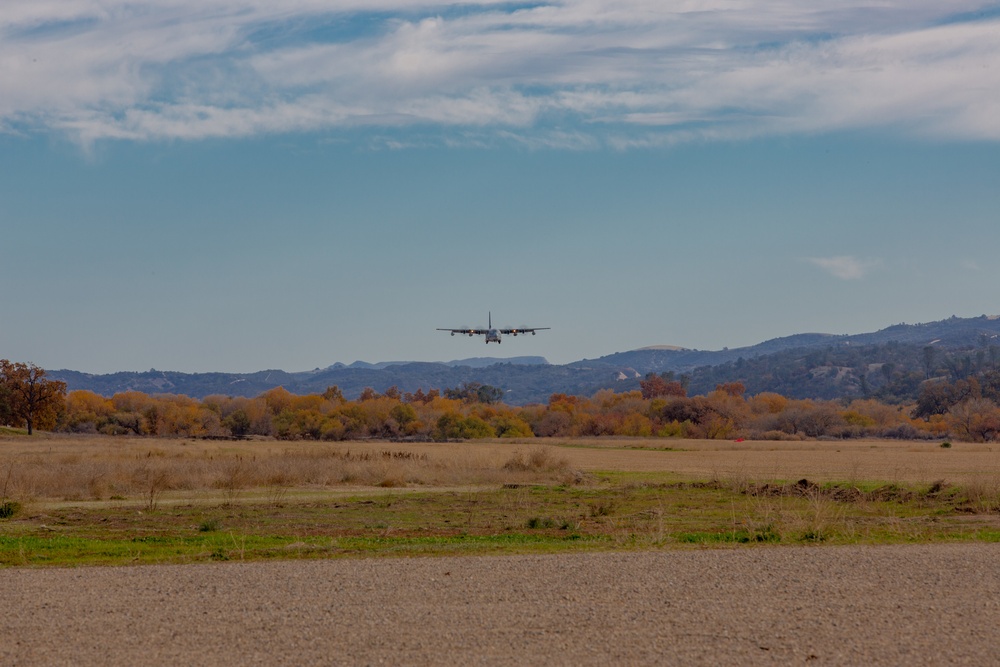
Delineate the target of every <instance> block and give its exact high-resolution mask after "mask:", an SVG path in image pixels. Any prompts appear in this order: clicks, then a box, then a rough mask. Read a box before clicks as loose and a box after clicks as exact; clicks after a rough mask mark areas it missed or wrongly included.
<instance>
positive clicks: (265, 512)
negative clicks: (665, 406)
mask: <svg viewBox="0 0 1000 667" xmlns="http://www.w3.org/2000/svg"><path fill="white" fill-rule="evenodd" d="M806 480H807V481H806ZM0 503H3V505H2V507H6V508H7V510H5V511H6V516H0V564H13V565H16V564H21V565H25V564H28V565H30V564H86V563H130V562H140V563H142V562H192V561H200V560H230V559H260V558H282V559H284V558H303V557H337V556H352V555H354V556H357V555H376V556H385V555H417V554H450V553H458V554H481V553H512V552H516V553H541V552H548V551H557V552H559V551H580V550H595V549H596V550H605V549H631V548H662V547H668V548H669V547H677V548H683V547H685V546H692V545H693V546H699V545H700V546H706V545H715V546H720V545H740V544H744V545H748V544H758V543H782V544H796V543H800V544H801V543H807V544H816V543H829V544H855V543H887V542H928V541H942V540H943V541H954V540H974V541H997V540H1000V451H994V449H993V448H992V447H991V446H989V445H977V444H969V443H954V444H953V445H951V446H950V447H947V448H945V447H942V446H941V443H937V442H935V443H927V442H900V441H874V440H873V441H836V442H818V441H811V442H810V441H797V442H771V441H768V442H729V441H697V440H673V439H671V440H665V439H627V438H625V439H617V438H603V439H575V440H541V439H539V440H523V441H516V440H514V441H511V440H493V441H471V442H445V443H402V442H382V441H369V442H349V443H317V442H285V441H274V440H249V441H216V440H193V439H156V438H125V437H103V436H65V435H62V436H61V435H41V436H36V437H32V438H27V437H18V436H0Z"/></svg>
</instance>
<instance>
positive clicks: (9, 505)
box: [0, 500, 21, 519]
mask: <svg viewBox="0 0 1000 667" xmlns="http://www.w3.org/2000/svg"><path fill="white" fill-rule="evenodd" d="M20 511H21V503H19V502H17V501H16V500H5V501H3V502H2V503H0V519H9V518H11V517H12V516H14V515H15V514H17V513H18V512H20Z"/></svg>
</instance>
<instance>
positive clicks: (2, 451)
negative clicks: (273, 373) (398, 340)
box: [0, 436, 574, 508]
mask: <svg viewBox="0 0 1000 667" xmlns="http://www.w3.org/2000/svg"><path fill="white" fill-rule="evenodd" d="M573 477H574V475H573V474H572V473H571V472H570V471H569V469H568V467H567V462H566V460H565V459H564V458H559V457H556V456H554V455H553V454H551V453H550V452H549V451H548V448H546V447H544V446H541V445H537V444H535V445H531V446H524V445H520V446H517V447H514V448H511V449H500V450H498V449H493V448H477V447H475V446H462V447H457V446H455V444H454V443H452V444H444V445H434V444H420V445H410V444H399V443H387V442H354V443H342V444H340V443H338V444H335V445H334V444H328V443H315V442H309V443H302V442H296V443H288V442H277V441H270V440H268V441H246V442H231V441H195V440H190V439H152V438H150V439H143V438H116V437H105V436H73V437H62V436H56V437H48V436H42V437H39V438H32V439H31V440H26V439H16V440H15V439H10V440H5V439H0V487H5V491H4V489H3V488H0V493H2V495H4V496H5V497H10V498H14V499H18V500H26V501H31V500H64V501H82V500H87V501H91V500H116V499H124V498H128V499H130V500H134V499H136V498H141V499H143V500H144V502H145V503H146V504H147V505H148V506H149V507H151V508H155V507H156V505H157V504H158V503H159V502H160V501H161V500H162V499H163V498H164V497H169V496H179V497H190V496H191V495H192V494H193V493H197V492H210V493H211V494H213V495H215V496H217V497H218V496H221V497H222V498H223V499H224V500H226V501H228V502H230V503H232V502H235V501H236V500H238V499H239V498H240V497H241V496H242V495H244V494H245V493H247V492H248V491H250V490H254V491H255V492H256V494H255V495H257V496H258V497H259V496H260V494H261V493H264V494H265V495H266V496H267V498H268V499H269V500H270V501H271V502H272V503H275V504H277V503H280V502H281V501H282V500H283V499H284V498H285V497H286V496H287V495H288V494H289V492H290V490H292V489H299V490H303V489H327V488H331V487H347V486H350V487H381V488H394V487H433V488H450V487H468V486H477V485H499V484H512V483H514V484H522V483H554V482H563V481H572V479H573Z"/></svg>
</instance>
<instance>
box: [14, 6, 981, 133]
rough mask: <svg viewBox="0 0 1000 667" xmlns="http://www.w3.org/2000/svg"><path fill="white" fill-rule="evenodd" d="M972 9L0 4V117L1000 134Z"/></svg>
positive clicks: (38, 123)
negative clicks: (856, 129)
mask: <svg viewBox="0 0 1000 667" xmlns="http://www.w3.org/2000/svg"><path fill="white" fill-rule="evenodd" d="M984 8H985V9H989V6H988V5H984V4H983V3H982V2H972V1H969V0H955V1H953V2H950V3H947V6H945V5H943V4H942V3H939V2H930V0H910V1H905V2H904V1H903V0H884V1H883V2H881V3H879V4H878V5H877V6H874V7H873V6H872V4H871V3H869V2H860V1H859V0H856V1H854V2H852V1H850V0H827V1H826V2H818V3H802V2H798V1H793V0H700V1H695V0H686V1H682V2H674V3H664V2H662V1H660V0H550V1H549V2H548V3H545V4H538V5H528V4H526V5H524V6H517V5H513V4H510V3H503V2H494V1H487V0H479V1H476V0H466V1H463V2H457V1H444V0H439V1H437V2H431V1H426V0H339V1H338V0H333V1H330V0H285V1H283V2H281V3H274V2H270V1H267V2H265V0H147V1H146V2H143V3H134V2H132V0H6V2H4V6H3V10H0V131H2V128H4V127H7V128H15V129H19V130H22V131H39V132H47V131H53V130H54V131H60V132H66V133H69V134H71V135H73V136H75V137H77V138H78V139H79V140H80V141H81V142H84V143H86V142H92V141H95V140H100V139H103V138H120V139H132V140H155V139H164V138H180V139H191V140H193V139H199V138H205V137H219V136H221V137H227V136H246V135H253V134H259V133H281V132H296V131H311V130H327V129H339V128H344V129H349V128H354V127H357V126H358V125H365V126H376V127H386V128H390V127H399V126H400V125H403V126H406V125H414V126H420V127H421V128H424V130H428V129H429V131H437V132H440V133H441V134H442V135H443V136H442V140H443V141H444V142H445V143H451V142H461V141H462V140H463V137H472V136H474V137H475V138H474V139H473V141H475V142H485V143H486V144H489V143H490V142H491V141H511V140H513V141H518V142H523V143H525V144H528V145H539V146H544V145H565V144H566V143H567V142H570V141H579V142H580V143H579V145H580V146H582V147H587V146H593V145H601V144H604V145H611V146H617V147H621V148H628V147H630V146H651V145H664V144H671V143H675V142H678V141H688V140H691V139H695V138H701V139H706V138H707V139H714V138H743V137H752V136H762V135H776V134H794V133H815V132H825V131H836V130H842V129H855V128H885V129H890V130H892V131H896V132H907V133H911V134H913V135H920V136H933V137H943V138H960V139H974V140H976V139H978V140H1000V41H998V40H997V39H996V35H997V34H998V32H1000V18H997V17H996V12H992V14H991V13H990V12H988V11H987V12H985V13H984V17H983V18H978V19H974V18H968V17H972V16H974V15H975V14H974V13H975V12H976V11H977V10H982V9H984ZM956 12H966V14H965V15H963V16H962V17H959V18H954V14H955V13H956ZM470 130H475V132H471V133H470ZM404 143H405V142H404Z"/></svg>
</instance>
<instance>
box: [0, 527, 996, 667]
mask: <svg viewBox="0 0 1000 667" xmlns="http://www.w3.org/2000/svg"><path fill="white" fill-rule="evenodd" d="M0 613H2V618H3V621H2V623H0V664H2V665H182V664H200V665H306V664H352V665H353V664H357V665H370V664H393V665H422V664H455V665H458V664H461V665H501V664H556V665H559V664H563V665H606V664H654V663H655V664H678V665H684V664H691V665H695V664H718V663H725V664H750V665H752V664H797V663H806V664H811V665H820V664H833V665H845V664H857V665H860V664H886V665H889V664H893V665H900V664H907V665H941V664H976V665H985V664H997V662H998V660H1000V544H957V545H955V544H953V545H914V546H910V545H907V546H888V547H825V548H771V547H768V548H754V549H737V550H708V551H662V552H640V553H599V554H575V555H556V556H505V557H464V558H413V559H398V560H395V559H392V560H388V559H379V560H330V561H286V562H270V563H265V562H257V563H220V564H210V565H181V566H145V567H118V568H77V569H7V570H0Z"/></svg>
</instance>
